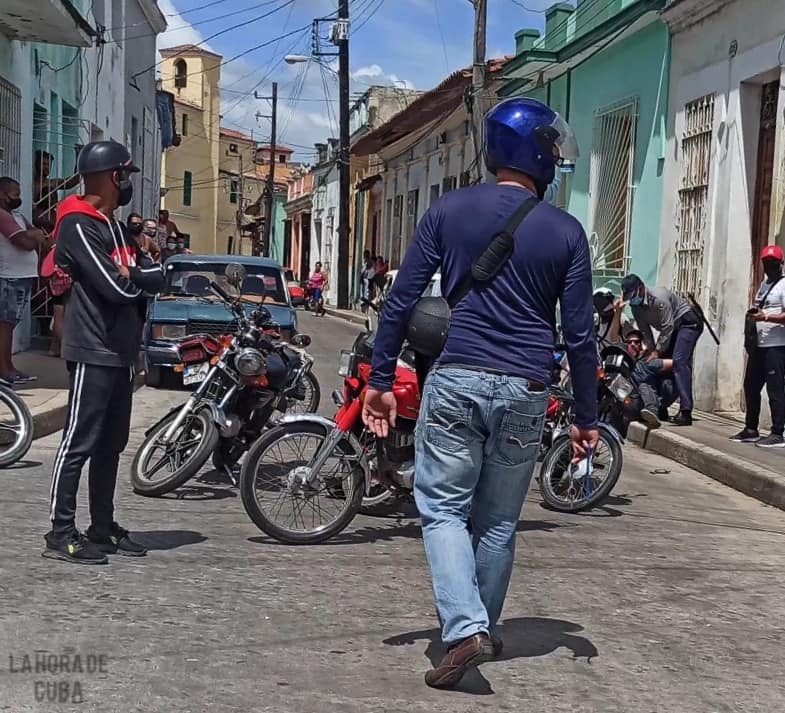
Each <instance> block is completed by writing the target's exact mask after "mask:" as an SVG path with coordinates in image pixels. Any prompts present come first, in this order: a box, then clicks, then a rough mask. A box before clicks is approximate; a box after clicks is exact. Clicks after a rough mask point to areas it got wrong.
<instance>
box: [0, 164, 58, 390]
mask: <svg viewBox="0 0 785 713" xmlns="http://www.w3.org/2000/svg"><path fill="white" fill-rule="evenodd" d="M21 205H22V199H21V196H20V189H19V183H18V182H17V181H16V180H14V179H13V178H8V177H2V178H0V379H4V380H6V381H9V382H11V383H22V382H28V381H35V377H32V376H28V375H27V374H23V373H22V372H20V371H19V370H18V369H17V368H16V367H15V366H14V363H13V361H12V359H11V352H12V346H13V337H14V328H15V327H16V325H17V324H19V322H20V321H21V320H22V317H23V316H24V312H25V309H26V308H27V305H28V303H29V302H30V292H31V290H32V289H33V283H34V281H35V278H36V277H37V276H38V249H39V248H45V247H48V244H49V239H48V238H47V236H46V234H45V233H43V232H42V231H41V230H39V229H38V228H34V227H33V226H31V225H30V224H29V223H28V222H27V221H26V220H25V219H24V218H23V217H22V216H21V215H20V214H19V213H17V212H16V211H17V210H18V209H19V207H20V206H21Z"/></svg>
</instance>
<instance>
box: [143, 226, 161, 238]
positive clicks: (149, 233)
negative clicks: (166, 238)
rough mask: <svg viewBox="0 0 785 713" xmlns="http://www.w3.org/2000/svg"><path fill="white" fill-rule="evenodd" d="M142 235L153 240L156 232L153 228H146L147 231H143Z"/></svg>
mask: <svg viewBox="0 0 785 713" xmlns="http://www.w3.org/2000/svg"><path fill="white" fill-rule="evenodd" d="M144 234H145V235H146V236H147V237H148V238H154V237H155V236H156V235H158V231H157V230H156V229H155V228H147V230H145V231H144Z"/></svg>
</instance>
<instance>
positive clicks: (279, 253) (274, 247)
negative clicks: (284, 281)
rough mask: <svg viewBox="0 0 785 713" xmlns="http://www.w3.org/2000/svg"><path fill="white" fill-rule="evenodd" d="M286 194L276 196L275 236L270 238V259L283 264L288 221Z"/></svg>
mask: <svg viewBox="0 0 785 713" xmlns="http://www.w3.org/2000/svg"><path fill="white" fill-rule="evenodd" d="M286 200H287V198H286V194H285V193H276V194H275V206H274V209H273V211H274V212H273V214H274V216H275V223H274V224H273V230H274V231H275V234H274V235H273V236H272V237H271V238H270V258H271V259H273V260H276V261H277V262H281V261H282V260H283V242H284V240H283V239H284V222H285V221H286V209H285V208H284V206H285V205H286ZM284 267H285V266H284Z"/></svg>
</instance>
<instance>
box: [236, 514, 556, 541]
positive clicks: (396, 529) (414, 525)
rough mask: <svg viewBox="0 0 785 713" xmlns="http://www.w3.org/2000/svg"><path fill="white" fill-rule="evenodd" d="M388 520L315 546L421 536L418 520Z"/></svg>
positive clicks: (543, 526)
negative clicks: (395, 521)
mask: <svg viewBox="0 0 785 713" xmlns="http://www.w3.org/2000/svg"><path fill="white" fill-rule="evenodd" d="M389 522H390V521H389V520H387V521H386V522H385V524H383V525H380V526H374V525H366V526H365V527H358V528H357V529H355V530H348V531H347V530H344V532H342V533H341V534H340V535H336V536H335V537H333V538H331V539H329V540H326V541H324V542H320V543H319V544H318V545H317V546H318V547H324V546H330V545H363V544H373V543H375V542H392V541H393V540H396V539H399V538H401V537H403V538H411V539H415V540H419V539H421V537H422V530H421V527H420V522H419V519H418V520H414V521H411V520H410V521H409V522H403V521H402V520H398V522H397V523H396V524H395V525H392V524H389ZM558 527H563V525H560V524H559V523H556V522H548V521H546V520H521V521H520V522H518V526H517V528H516V530H517V531H518V532H535V531H538V530H539V531H544V532H551V531H553V530H555V529H556V528H558ZM248 541H249V542H255V543H257V544H260V545H281V544H285V543H282V542H279V541H278V540H275V539H273V538H271V537H267V536H260V537H249V538H248Z"/></svg>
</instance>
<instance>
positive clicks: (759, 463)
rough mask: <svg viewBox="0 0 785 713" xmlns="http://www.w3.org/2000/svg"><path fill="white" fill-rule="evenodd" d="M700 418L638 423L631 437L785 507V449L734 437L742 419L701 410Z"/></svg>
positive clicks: (776, 505) (647, 448)
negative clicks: (681, 424)
mask: <svg viewBox="0 0 785 713" xmlns="http://www.w3.org/2000/svg"><path fill="white" fill-rule="evenodd" d="M694 418H695V423H694V425H693V426H691V427H689V428H677V427H674V426H669V425H664V426H663V427H662V428H659V429H657V430H656V431H649V430H648V429H647V428H646V427H645V426H643V425H642V424H639V423H634V424H632V425H631V426H630V433H629V440H630V441H631V442H632V443H635V444H636V445H639V446H640V447H641V448H644V449H646V450H648V451H651V452H653V453H658V454H659V455H662V456H665V457H666V458H670V459H671V460H674V461H676V462H678V463H681V464H682V465H685V466H687V467H688V468H692V469H694V470H697V471H698V472H700V473H703V474H704V475H707V476H708V477H710V478H713V479H714V480H717V481H719V482H721V483H724V484H725V485H729V486H730V487H731V488H735V489H736V490H738V491H740V492H742V493H745V494H746V495H750V496H751V497H753V498H757V499H758V500H760V501H761V502H764V503H767V504H769V505H774V506H775V507H778V508H781V509H785V449H783V448H779V449H777V448H775V449H765V448H756V447H755V446H754V445H751V444H746V443H734V442H732V441H730V440H728V439H729V437H730V436H731V435H733V434H734V433H737V432H738V431H740V430H741V429H742V427H743V426H744V422H743V421H742V420H737V419H736V418H728V417H724V416H718V415H715V414H708V413H696V414H695V417H694Z"/></svg>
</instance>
